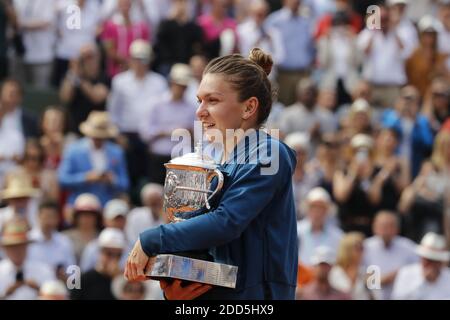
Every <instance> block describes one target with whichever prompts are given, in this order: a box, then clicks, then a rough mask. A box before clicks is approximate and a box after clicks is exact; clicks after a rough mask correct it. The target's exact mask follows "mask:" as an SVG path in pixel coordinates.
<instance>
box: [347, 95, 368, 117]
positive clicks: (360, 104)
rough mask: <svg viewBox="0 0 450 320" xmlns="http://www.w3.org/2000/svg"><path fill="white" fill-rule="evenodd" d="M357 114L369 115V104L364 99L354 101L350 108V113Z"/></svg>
mask: <svg viewBox="0 0 450 320" xmlns="http://www.w3.org/2000/svg"><path fill="white" fill-rule="evenodd" d="M358 112H364V113H370V104H369V103H368V102H367V101H366V100H365V99H362V98H360V99H356V100H355V101H354V102H353V103H352V106H351V107H350V113H351V114H355V113H358Z"/></svg>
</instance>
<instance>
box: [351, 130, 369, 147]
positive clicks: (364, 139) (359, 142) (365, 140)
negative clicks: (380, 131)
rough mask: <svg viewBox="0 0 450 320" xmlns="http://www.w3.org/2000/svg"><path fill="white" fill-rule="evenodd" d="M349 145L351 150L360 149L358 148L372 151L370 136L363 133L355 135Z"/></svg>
mask: <svg viewBox="0 0 450 320" xmlns="http://www.w3.org/2000/svg"><path fill="white" fill-rule="evenodd" d="M350 145H351V146H352V148H353V149H360V148H366V149H372V147H373V139H372V137H371V136H369V135H367V134H363V133H358V134H357V135H355V136H354V137H353V138H352V140H351V142H350Z"/></svg>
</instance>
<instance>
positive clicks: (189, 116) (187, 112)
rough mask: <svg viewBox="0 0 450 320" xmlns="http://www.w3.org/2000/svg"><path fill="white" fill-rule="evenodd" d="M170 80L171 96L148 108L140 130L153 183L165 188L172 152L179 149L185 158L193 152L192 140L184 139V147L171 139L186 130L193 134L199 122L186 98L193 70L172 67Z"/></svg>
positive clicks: (176, 65) (183, 67) (192, 106)
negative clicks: (196, 123) (167, 168)
mask: <svg viewBox="0 0 450 320" xmlns="http://www.w3.org/2000/svg"><path fill="white" fill-rule="evenodd" d="M169 77H170V93H169V94H167V95H163V96H162V97H161V98H159V99H156V100H155V101H154V102H153V103H152V104H151V105H150V106H149V107H148V112H147V113H146V115H145V118H144V120H143V121H142V122H141V130H140V133H141V138H142V140H143V141H145V142H146V143H147V144H148V146H149V147H148V149H149V160H150V161H149V169H148V170H149V172H148V173H149V178H150V181H151V182H155V183H159V184H164V180H165V176H166V169H165V167H164V163H166V162H169V161H170V159H172V151H173V150H172V149H174V147H175V146H177V148H180V149H178V152H180V151H182V153H183V154H184V153H188V152H190V151H191V140H190V139H183V140H182V141H184V143H183V144H181V145H180V143H179V142H172V141H171V137H172V135H173V134H175V135H181V134H183V131H184V132H185V131H186V130H189V131H190V132H192V131H193V128H194V121H195V119H196V115H195V111H196V109H195V106H194V105H192V104H191V102H189V101H187V100H186V99H185V98H184V93H185V92H186V89H187V87H188V85H189V84H190V82H191V79H192V75H191V69H190V67H189V66H188V65H186V64H181V63H176V64H174V65H173V66H172V69H171V70H170V76H169ZM177 132H178V133H177ZM186 140H187V141H186ZM181 148H182V150H181ZM177 155H181V154H177Z"/></svg>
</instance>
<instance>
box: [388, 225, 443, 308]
mask: <svg viewBox="0 0 450 320" xmlns="http://www.w3.org/2000/svg"><path fill="white" fill-rule="evenodd" d="M416 253H417V254H418V255H419V257H420V258H421V262H420V263H416V264H411V265H408V266H405V267H403V268H401V269H400V271H399V272H398V275H397V278H396V280H395V283H394V290H393V292H392V297H393V298H394V299H399V300H410V299H412V300H442V299H443V300H448V299H450V270H449V269H448V267H447V265H448V262H449V261H450V252H448V251H447V248H446V243H445V238H444V237H443V236H441V235H438V234H436V233H433V232H429V233H427V234H426V235H425V236H424V237H423V239H422V241H421V242H420V245H419V246H418V247H417V249H416Z"/></svg>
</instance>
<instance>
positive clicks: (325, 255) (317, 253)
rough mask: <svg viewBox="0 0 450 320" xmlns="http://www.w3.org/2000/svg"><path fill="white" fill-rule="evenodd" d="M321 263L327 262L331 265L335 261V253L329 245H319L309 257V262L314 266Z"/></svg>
mask: <svg viewBox="0 0 450 320" xmlns="http://www.w3.org/2000/svg"><path fill="white" fill-rule="evenodd" d="M321 263H327V264H329V265H331V266H332V265H334V264H335V263H336V257H335V254H334V252H333V250H331V248H330V247H327V246H320V247H317V248H316V250H314V254H313V256H312V257H311V264H312V265H315V266H316V265H318V264H321Z"/></svg>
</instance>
